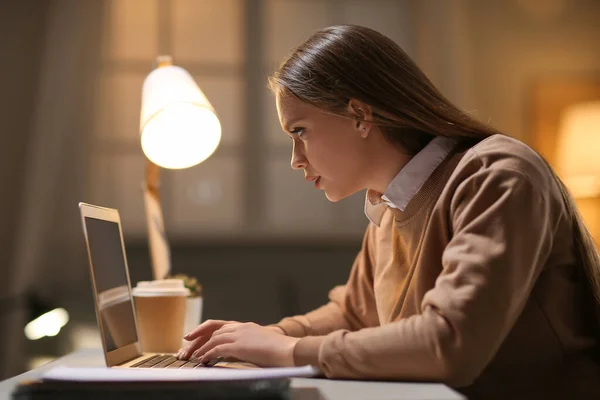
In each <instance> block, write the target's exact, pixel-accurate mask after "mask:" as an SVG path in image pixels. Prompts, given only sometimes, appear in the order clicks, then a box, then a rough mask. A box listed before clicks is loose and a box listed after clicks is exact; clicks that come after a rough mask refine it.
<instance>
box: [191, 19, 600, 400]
mask: <svg viewBox="0 0 600 400" xmlns="http://www.w3.org/2000/svg"><path fill="white" fill-rule="evenodd" d="M270 83H271V88H272V90H273V92H274V94H275V96H276V105H277V111H278V113H279V119H280V122H281V125H282V127H283V130H284V131H285V132H287V134H288V135H289V137H290V138H291V140H292V142H293V155H292V168H294V169H297V170H302V171H304V175H305V179H307V180H309V181H312V182H314V185H315V187H316V188H317V189H320V190H322V191H323V192H324V193H325V196H327V198H328V199H329V200H330V201H333V202H335V201H338V200H340V199H343V198H344V197H347V196H350V195H351V194H353V193H356V192H357V191H359V190H362V189H367V196H366V200H365V213H366V215H367V217H368V218H369V219H370V221H371V223H370V224H369V226H368V228H367V231H366V233H365V236H364V241H363V245H362V249H361V251H360V253H359V254H358V256H357V258H356V261H355V263H354V266H353V268H352V272H351V273H350V277H349V279H348V282H347V283H346V285H345V286H341V287H338V288H335V289H333V290H332V291H331V293H330V300H331V301H330V303H329V304H327V305H325V306H323V307H321V308H319V309H317V310H315V311H312V312H310V313H308V314H306V315H303V316H296V317H291V318H285V319H283V320H282V321H281V322H279V323H278V324H277V325H273V326H268V327H262V326H259V325H256V324H252V323H238V322H233V321H207V322H205V323H203V324H202V325H200V326H199V327H198V328H197V329H195V330H194V331H193V332H190V333H189V334H188V335H187V336H186V339H188V340H190V341H191V343H190V346H189V348H187V349H186V350H182V351H181V352H180V356H181V357H183V358H187V357H191V356H194V357H197V358H199V359H200V360H202V361H207V360H211V359H213V358H214V357H216V356H224V357H234V358H237V359H242V360H246V361H250V362H253V363H256V364H259V365H262V366H291V365H305V364H312V365H317V366H319V367H320V368H321V370H322V371H323V373H324V374H325V375H326V376H327V377H330V378H354V379H377V380H382V379H385V380H410V381H418V380H424V381H438V382H444V383H447V384H449V385H451V386H453V387H455V388H458V389H459V390H461V391H462V392H464V393H466V394H467V395H469V396H473V397H485V398H496V397H498V398H515V397H527V396H530V395H531V396H535V397H536V398H548V397H552V396H555V397H562V396H565V398H577V397H578V396H589V395H592V394H597V393H599V392H600V379H599V378H600V367H599V365H598V346H599V343H598V339H599V332H598V325H599V324H598V320H599V319H598V316H597V314H596V310H597V309H598V299H600V259H599V257H598V253H597V250H596V247H595V246H594V244H593V241H592V239H591V238H590V235H589V233H588V232H587V230H586V228H585V226H584V225H583V223H582V222H581V219H580V217H579V215H578V212H577V210H576V208H575V205H574V202H573V200H572V198H571V196H570V195H569V194H568V191H567V190H566V189H565V187H564V185H563V184H562V183H561V181H560V180H559V179H558V178H557V176H556V175H555V173H554V172H553V171H552V169H551V168H550V167H549V165H548V164H547V163H546V162H545V161H544V160H543V159H542V158H541V157H540V156H539V155H538V154H536V153H535V152H534V151H533V150H531V149H530V148H529V147H527V146H526V145H524V144H523V143H521V142H519V141H517V140H515V139H512V138H510V137H508V136H504V135H502V134H501V133H499V132H497V131H496V130H494V129H493V128H491V127H489V126H487V125H485V124H483V123H481V122H478V121H476V120H474V119H473V118H472V117H470V116H469V115H467V114H465V113H464V112H463V111H461V110H460V109H458V108H457V107H456V106H454V105H453V104H452V103H450V102H449V101H448V100H447V99H446V98H445V97H443V96H442V94H440V92H439V91H438V90H437V89H436V88H435V87H434V86H433V85H432V83H431V82H430V81H429V80H428V79H427V77H426V76H425V75H424V74H423V72H422V71H421V70H420V69H419V68H418V67H417V66H416V65H415V64H414V63H413V61H411V59H410V58H409V57H408V56H407V55H406V54H405V53H404V52H403V51H402V50H401V49H400V48H399V47H398V46H397V45H396V44H395V43H394V42H392V41H391V40H390V39H388V38H387V37H385V36H383V35H382V34H380V33H377V32H375V31H373V30H371V29H368V28H364V27H359V26H334V27H330V28H327V29H323V30H321V31H319V32H317V33H315V34H314V35H313V36H312V37H311V38H309V39H308V40H307V41H306V42H305V43H303V44H302V45H300V46H299V47H298V48H296V49H295V50H294V51H293V53H292V54H291V56H290V57H289V58H288V59H287V60H285V62H284V63H283V64H282V65H281V67H280V68H279V70H278V71H277V72H276V73H275V74H274V76H273V77H272V78H271V80H270Z"/></svg>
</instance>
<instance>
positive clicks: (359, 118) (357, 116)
mask: <svg viewBox="0 0 600 400" xmlns="http://www.w3.org/2000/svg"><path fill="white" fill-rule="evenodd" d="M348 113H349V114H350V115H351V116H352V117H353V118H354V128H355V129H356V131H357V132H358V133H359V134H360V136H361V137H362V138H364V139H366V138H367V137H368V136H369V133H371V128H372V126H373V111H372V109H371V107H370V106H369V105H367V104H365V103H363V102H361V101H358V100H356V99H350V101H349V102H348Z"/></svg>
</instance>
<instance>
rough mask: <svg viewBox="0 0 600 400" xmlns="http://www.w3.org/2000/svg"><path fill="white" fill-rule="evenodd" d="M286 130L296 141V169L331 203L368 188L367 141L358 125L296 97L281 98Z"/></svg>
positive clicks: (294, 151) (280, 102) (293, 153)
mask: <svg viewBox="0 0 600 400" xmlns="http://www.w3.org/2000/svg"><path fill="white" fill-rule="evenodd" d="M276 102H277V112H278V114H279V122H280V123H281V127H282V128H283V130H284V131H285V132H286V133H287V134H288V135H289V137H290V138H291V139H292V141H293V150H292V161H291V165H292V168H293V169H297V170H303V171H304V177H305V179H306V180H307V181H309V182H310V183H311V184H314V185H315V187H316V188H317V189H320V190H323V191H325V196H327V199H329V201H333V202H336V201H339V200H341V199H343V198H344V197H347V196H350V195H352V194H354V193H356V192H358V191H359V190H361V189H364V188H365V182H364V176H363V175H364V171H366V170H367V168H366V167H367V165H366V164H367V157H366V153H365V151H364V146H365V140H364V137H363V136H361V133H360V128H358V127H357V124H356V121H354V120H352V119H350V118H344V117H340V116H336V115H330V114H326V113H324V112H322V111H320V110H319V109H317V108H315V107H313V106H311V105H309V104H307V103H305V102H303V101H302V100H300V99H298V98H296V97H295V96H291V95H289V96H283V97H282V96H280V95H277V99H276Z"/></svg>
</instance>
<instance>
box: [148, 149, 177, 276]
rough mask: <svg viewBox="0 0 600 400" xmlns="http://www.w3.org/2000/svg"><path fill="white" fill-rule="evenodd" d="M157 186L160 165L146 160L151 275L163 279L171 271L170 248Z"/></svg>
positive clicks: (158, 184)
mask: <svg viewBox="0 0 600 400" xmlns="http://www.w3.org/2000/svg"><path fill="white" fill-rule="evenodd" d="M159 187H160V167H159V166H158V165H156V164H154V163H153V162H152V161H150V160H147V161H146V184H145V186H144V203H145V206H146V224H147V226H148V244H149V247H150V261H151V264H152V275H153V277H154V279H165V278H166V277H167V276H168V275H169V274H170V273H171V250H170V246H169V242H168V240H167V235H166V233H165V225H164V220H163V214H162V207H161V203H160V195H159Z"/></svg>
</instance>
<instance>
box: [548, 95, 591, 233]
mask: <svg viewBox="0 0 600 400" xmlns="http://www.w3.org/2000/svg"><path fill="white" fill-rule="evenodd" d="M556 167H557V168H556V169H557V171H558V173H559V174H560V175H561V177H562V179H563V180H564V182H565V184H566V185H567V187H568V188H569V191H570V192H571V193H572V194H573V197H574V198H575V199H576V202H577V207H578V208H579V211H580V213H581V215H582V217H583V220H584V222H585V224H586V226H587V228H588V230H589V231H590V233H591V234H592V236H593V237H594V239H595V241H596V243H600V101H592V102H582V103H576V104H574V105H572V106H570V107H569V108H567V109H566V110H565V111H564V112H563V113H562V115H561V122H560V127H559V138H558V148H557V154H556Z"/></svg>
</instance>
